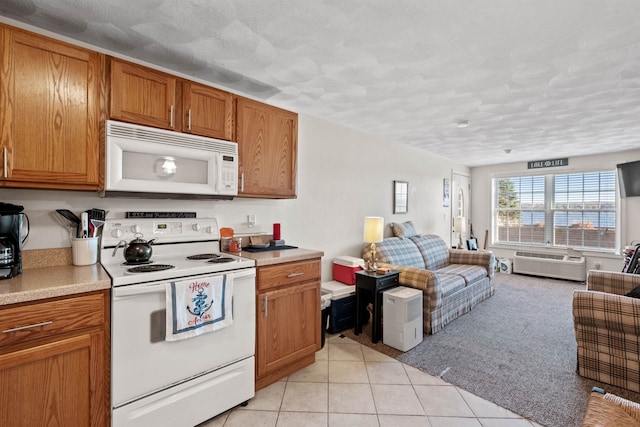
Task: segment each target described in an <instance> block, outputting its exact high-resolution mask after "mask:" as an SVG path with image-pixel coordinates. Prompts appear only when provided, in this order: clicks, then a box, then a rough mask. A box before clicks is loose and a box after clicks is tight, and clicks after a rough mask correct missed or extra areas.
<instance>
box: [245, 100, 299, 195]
mask: <svg viewBox="0 0 640 427" xmlns="http://www.w3.org/2000/svg"><path fill="white" fill-rule="evenodd" d="M236 123H237V128H236V138H237V142H238V152H239V154H240V167H239V173H240V188H239V189H238V197H262V198H295V197H296V172H297V156H298V115H297V114H296V113H292V112H290V111H286V110H283V109H280V108H277V107H273V106H270V105H266V104H263V103H261V102H258V101H253V100H250V99H246V98H241V97H238V99H237V105H236Z"/></svg>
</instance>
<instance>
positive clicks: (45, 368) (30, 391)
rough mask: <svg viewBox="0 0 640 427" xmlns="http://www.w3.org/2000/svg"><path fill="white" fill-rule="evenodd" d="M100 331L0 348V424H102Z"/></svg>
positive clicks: (16, 426)
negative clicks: (14, 348)
mask: <svg viewBox="0 0 640 427" xmlns="http://www.w3.org/2000/svg"><path fill="white" fill-rule="evenodd" d="M103 343H104V334H103V333H102V332H100V333H94V334H84V335H79V336H76V337H72V338H66V339H62V340H59V341H52V342H50V343H47V344H42V345H38V346H34V347H31V348H26V349H22V350H17V351H13V352H10V353H4V354H3V353H2V352H0V408H2V410H0V425H2V426H6V427H23V426H24V427H32V426H45V425H46V426H60V427H62V426H79V427H82V426H106V425H107V424H108V413H107V411H106V408H107V405H106V399H107V395H106V393H105V388H106V387H107V385H106V384H104V382H103V381H102V379H103V377H104V374H103V373H104V372H105V369H106V366H105V363H104V356H103V354H104V352H105V348H104V345H103Z"/></svg>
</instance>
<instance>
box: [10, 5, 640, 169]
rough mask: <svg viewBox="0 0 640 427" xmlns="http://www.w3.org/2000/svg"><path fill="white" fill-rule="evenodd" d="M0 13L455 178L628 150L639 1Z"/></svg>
mask: <svg viewBox="0 0 640 427" xmlns="http://www.w3.org/2000/svg"><path fill="white" fill-rule="evenodd" d="M0 15H4V16H6V17H8V18H11V19H15V20H17V21H21V22H24V23H27V24H30V25H34V26H37V27H41V28H43V29H46V30H50V31H53V32H55V33H58V34H63V35H65V36H69V37H71V38H73V39H76V40H81V41H84V42H87V43H90V44H92V45H95V46H99V47H102V48H104V49H108V50H110V51H113V52H119V53H121V54H123V55H126V56H129V57H134V58H138V59H140V60H143V61H147V62H150V63H154V64H158V65H161V66H163V67H166V68H169V69H173V70H176V71H179V72H181V73H184V74H187V75H190V76H194V77H196V78H198V79H201V80H206V81H210V82H211V83H212V84H214V85H217V86H223V87H226V88H228V89H230V90H232V91H236V92H242V93H245V94H248V95H250V96H253V97H256V98H258V99H262V100H264V101H265V102H269V103H272V104H275V105H278V106H281V107H284V108H288V109H291V110H293V111H297V112H300V113H306V114H310V115H314V116H317V117H322V118H325V119H327V120H329V121H332V122H335V123H339V124H342V125H345V126H348V127H351V128H354V129H358V130H361V131H364V132H366V133H369V134H372V135H376V136H379V137H381V138H383V139H387V140H390V141H394V142H398V143H402V144H407V145H410V146H413V147H417V148H421V149H424V150H428V151H430V152H433V153H436V154H438V155H441V156H443V157H446V158H449V159H453V160H456V161H459V162H461V163H463V164H465V165H467V166H479V165H488V164H495V163H504V162H512V161H528V160H541V159H548V158H557V157H567V156H576V155H584V154H596V153H604V152H613V151H622V150H628V149H633V148H638V147H640V25H639V23H640V21H639V20H640V2H638V1H637V0H562V1H557V0H486V1H478V0H439V1H436V0H393V1H391V0H351V1H349V0H329V1H320V0H278V1H268V0H219V1H214V0H190V1H178V0H173V1H170V0H2V1H1V2H0ZM465 120H466V121H469V125H468V126H467V127H466V128H460V127H458V126H457V123H458V122H461V121H465ZM509 150H511V152H510V154H507V153H505V151H509Z"/></svg>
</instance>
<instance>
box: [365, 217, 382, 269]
mask: <svg viewBox="0 0 640 427" xmlns="http://www.w3.org/2000/svg"><path fill="white" fill-rule="evenodd" d="M383 234H384V218H382V217H381V216H368V217H365V219H364V233H363V240H364V241H365V243H371V261H370V262H369V268H368V269H367V270H369V271H375V270H377V269H378V265H377V264H376V243H379V242H382V239H383Z"/></svg>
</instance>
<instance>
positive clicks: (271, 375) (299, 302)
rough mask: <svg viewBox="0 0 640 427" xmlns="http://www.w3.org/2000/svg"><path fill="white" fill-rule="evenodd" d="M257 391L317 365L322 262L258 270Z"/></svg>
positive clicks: (315, 260) (308, 261) (299, 262)
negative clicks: (314, 364) (312, 365)
mask: <svg viewBox="0 0 640 427" xmlns="http://www.w3.org/2000/svg"><path fill="white" fill-rule="evenodd" d="M257 280H258V283H257V289H258V291H257V295H256V389H260V388H262V387H265V386H267V385H269V384H271V383H273V382H275V381H277V380H279V379H280V378H283V377H285V376H287V375H289V374H291V373H293V372H295V371H297V370H298V369H301V368H303V367H305V366H307V365H310V364H312V363H313V362H314V361H315V352H316V351H317V350H319V349H320V332H321V331H320V259H312V260H306V261H298V262H290V263H283V264H277V265H271V266H263V267H258V271H257Z"/></svg>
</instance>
